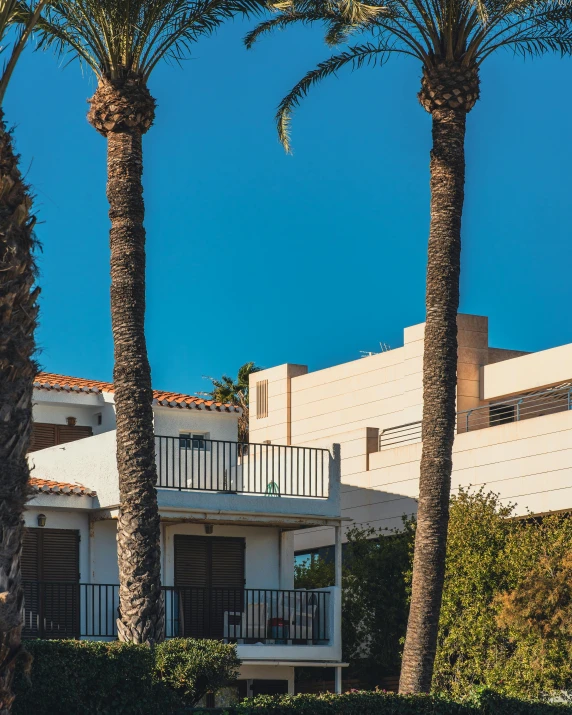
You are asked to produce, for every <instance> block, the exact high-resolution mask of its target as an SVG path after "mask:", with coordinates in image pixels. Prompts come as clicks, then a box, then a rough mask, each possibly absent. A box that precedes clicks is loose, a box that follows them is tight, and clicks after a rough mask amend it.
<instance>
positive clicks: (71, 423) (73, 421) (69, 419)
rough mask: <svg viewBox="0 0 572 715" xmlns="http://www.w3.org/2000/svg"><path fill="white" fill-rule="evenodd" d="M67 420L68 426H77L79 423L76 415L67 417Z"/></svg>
mask: <svg viewBox="0 0 572 715" xmlns="http://www.w3.org/2000/svg"><path fill="white" fill-rule="evenodd" d="M66 422H67V425H68V427H75V426H76V423H77V419H76V418H75V417H66Z"/></svg>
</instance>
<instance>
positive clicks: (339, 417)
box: [250, 315, 572, 551]
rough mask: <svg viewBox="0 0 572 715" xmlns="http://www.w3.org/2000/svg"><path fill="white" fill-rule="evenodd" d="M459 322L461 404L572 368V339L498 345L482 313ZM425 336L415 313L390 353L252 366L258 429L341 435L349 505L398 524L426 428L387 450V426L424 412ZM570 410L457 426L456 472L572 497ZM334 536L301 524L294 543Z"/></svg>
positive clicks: (375, 519) (259, 436)
mask: <svg viewBox="0 0 572 715" xmlns="http://www.w3.org/2000/svg"><path fill="white" fill-rule="evenodd" d="M458 331H459V332H458V342H459V352H458V357H459V362H458V387H457V409H458V411H463V410H470V409H473V408H475V407H478V406H481V405H483V404H486V403H485V402H483V400H484V399H486V400H488V399H493V398H497V397H500V396H504V395H507V394H514V393H518V392H524V391H532V390H537V389H541V388H542V387H546V386H549V385H554V384H560V383H562V382H565V381H567V380H572V345H566V346H563V347H561V348H554V349H553V350H547V351H543V352H540V353H535V354H530V355H529V354H526V353H523V352H518V351H514V350H503V349H502V348H492V347H489V345H488V319H487V318H486V317H483V316H472V315H459V317H458ZM423 338H424V324H420V325H415V326H412V327H409V328H406V329H405V330H404V345H403V347H402V348H398V349H395V350H391V351H389V352H385V353H381V354H380V355H373V356H370V357H367V358H363V359H360V360H355V361H353V362H349V363H345V364H342V365H336V366H334V367H331V368H327V369H325V370H319V371H316V372H313V373H308V372H307V370H306V369H305V368H304V367H303V366H302V367H301V366H295V367H296V374H295V375H293V376H290V377H288V375H289V372H291V370H289V367H292V366H288V365H282V366H279V367H275V368H271V369H270V370H266V371H263V372H259V373H256V374H255V375H253V376H251V395H253V396H254V404H253V405H251V412H250V414H251V417H250V437H251V440H252V441H256V442H263V441H264V440H267V439H270V440H272V442H273V443H274V442H276V443H279V442H280V441H283V440H285V439H286V438H287V437H288V436H289V437H290V439H291V442H292V444H296V445H304V446H316V445H318V446H322V445H325V444H328V443H331V442H339V443H340V444H341V455H342V461H341V465H342V466H341V469H342V516H344V517H349V518H350V519H352V520H353V523H354V524H357V525H363V526H365V525H371V526H373V527H378V528H398V527H399V526H400V524H401V517H402V515H404V514H407V515H411V514H412V513H415V512H416V508H417V506H416V498H417V484H418V479H419V460H420V454H421V444H420V441H419V440H420V435H419V436H418V437H417V438H416V440H413V441H416V442H417V444H406V445H399V446H396V447H389V448H384V450H383V451H382V452H377V446H376V445H377V434H378V433H379V432H381V431H382V430H383V429H386V428H391V427H397V426H399V425H404V424H407V423H410V422H416V421H418V420H420V419H421V416H422V368H423V347H424V340H423ZM264 379H267V380H268V395H269V396H268V405H269V409H268V417H266V418H264V419H260V420H258V419H256V390H255V383H256V382H257V381H259V380H264ZM286 391H289V394H288V395H286V394H285V393H286ZM286 404H288V405H289V409H288V410H287V409H286V407H285V405H286ZM288 414H289V415H290V424H287V416H288ZM571 419H572V413H558V414H553V415H546V416H542V417H536V418H532V419H529V420H526V421H523V422H518V423H514V424H509V425H500V426H498V427H490V428H486V429H483V430H479V431H478V432H470V433H468V434H458V435H457V438H456V441H455V451H454V467H453V468H454V473H453V484H454V485H458V484H462V485H463V486H468V485H469V484H472V485H487V487H486V488H491V489H494V490H495V491H499V492H500V493H501V496H502V498H503V499H507V500H508V501H513V502H514V501H516V502H517V503H518V510H519V513H525V512H526V508H529V509H531V510H532V511H534V512H538V513H540V512H543V511H546V510H550V509H558V508H560V509H561V508H566V507H567V506H570V507H572V491H571V492H570V494H569V495H568V492H567V489H568V487H567V486H566V484H567V480H568V481H570V476H571V473H570V471H569V470H570V469H572V452H571V451H570V450H568V449H567V447H566V440H568V441H570V437H571V436H572V434H570V432H569V429H570V424H571V423H570V420H571ZM460 431H462V430H460ZM549 495H550V496H549ZM569 497H570V498H569ZM566 499H568V500H569V503H566ZM563 500H564V501H563ZM346 528H347V527H346ZM333 541H334V532H333V529H332V528H330V527H317V528H315V529H313V530H305V531H303V532H298V533H297V534H296V543H295V548H296V550H297V551H302V550H306V549H311V548H317V547H319V546H326V545H331V544H332V543H333Z"/></svg>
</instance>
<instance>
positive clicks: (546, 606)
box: [434, 490, 572, 698]
mask: <svg viewBox="0 0 572 715" xmlns="http://www.w3.org/2000/svg"><path fill="white" fill-rule="evenodd" d="M511 517H513V508H512V507H511V506H506V505H503V504H502V503H501V502H500V500H499V498H498V496H497V495H495V494H492V493H490V494H486V493H484V492H483V491H482V490H481V491H478V492H476V493H470V492H467V491H461V492H460V493H459V495H458V496H456V497H454V498H453V500H452V505H451V521H450V526H449V542H448V553H447V574H446V581H445V591H444V595H443V606H442V610H441V621H440V634H439V648H438V651H437V658H436V662H435V679H434V688H435V689H436V690H438V691H441V692H446V693H448V694H450V695H451V696H453V697H461V696H466V695H467V693H469V692H471V691H472V690H474V689H476V688H479V687H483V686H484V687H489V688H492V689H495V690H497V691H499V692H501V693H504V694H507V695H511V696H515V697H529V698H538V697H541V696H543V695H545V694H548V693H554V692H555V691H558V692H559V691H564V690H569V689H571V688H572V639H571V638H570V634H571V630H572V604H571V587H570V584H571V577H572V568H571V567H572V553H571V548H570V545H571V544H572V519H570V518H569V516H568V515H560V514H553V515H549V516H545V517H543V518H541V519H534V518H530V519H525V520H517V519H514V518H511Z"/></svg>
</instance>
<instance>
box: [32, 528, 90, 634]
mask: <svg viewBox="0 0 572 715" xmlns="http://www.w3.org/2000/svg"><path fill="white" fill-rule="evenodd" d="M21 563H22V576H23V579H24V631H23V633H24V636H26V637H35V638H38V637H40V638H75V637H78V636H79V614H80V611H79V585H78V584H79V575H80V574H79V532H78V531H73V530H70V529H45V528H39V529H35V528H34V529H26V531H25V532H24V544H23V549H22V562H21Z"/></svg>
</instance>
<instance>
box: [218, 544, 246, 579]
mask: <svg viewBox="0 0 572 715" xmlns="http://www.w3.org/2000/svg"><path fill="white" fill-rule="evenodd" d="M211 543H212V559H211V564H212V566H211V586H212V587H213V588H244V551H245V548H244V539H212V541H211Z"/></svg>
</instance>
